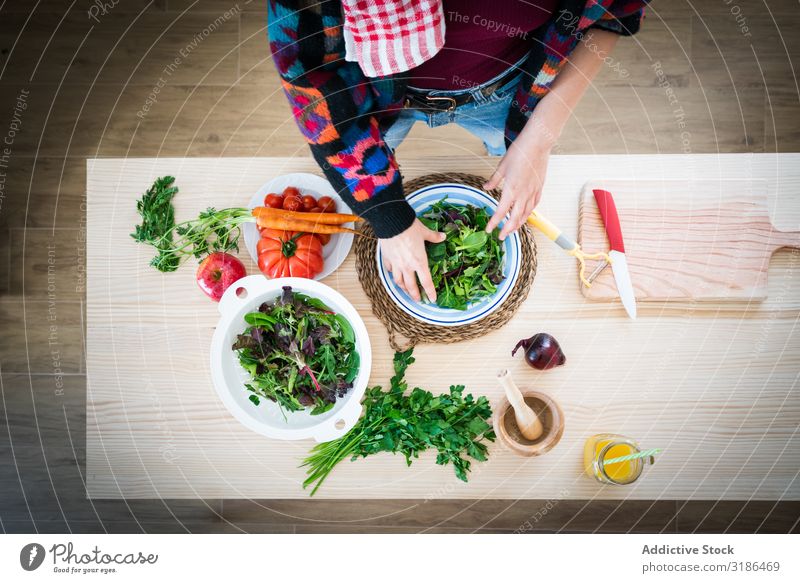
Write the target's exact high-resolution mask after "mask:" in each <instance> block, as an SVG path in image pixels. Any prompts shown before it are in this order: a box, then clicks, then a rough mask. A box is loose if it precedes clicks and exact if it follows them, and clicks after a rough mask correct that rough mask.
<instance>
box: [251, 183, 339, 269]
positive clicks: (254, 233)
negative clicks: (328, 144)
mask: <svg viewBox="0 0 800 583" xmlns="http://www.w3.org/2000/svg"><path fill="white" fill-rule="evenodd" d="M287 186H294V187H295V188H297V189H298V190H299V191H300V193H301V194H303V195H306V194H310V195H311V196H313V197H314V198H317V199H318V198H319V197H321V196H329V197H331V198H332V199H333V200H335V201H336V212H337V213H345V214H352V213H353V211H352V210H350V207H349V206H347V204H346V203H345V202H344V201H343V200H342V197H341V196H339V195H338V194H337V193H336V191H335V190H334V189H333V187H332V186H331V185H330V183H329V182H328V181H327V180H325V179H324V178H321V177H319V176H317V175H316V174H308V173H306V172H295V173H293V174H284V175H283V176H277V177H275V178H273V179H272V180H270V181H269V182H267V183H266V184H265V185H264V186H262V187H261V188H260V189H259V190H258V192H256V193H255V194H254V195H253V198H251V199H250V204H249V205H248V206H247V208H249V209H254V208H256V207H257V206H264V197H265V196H267V195H268V194H269V193H271V192H274V193H275V194H280V193H282V192H283V189H284V188H286V187H287ZM342 226H343V227H348V228H350V229H352V228H354V226H353V223H345V224H344V225H342ZM243 235H244V244H245V247H247V251H248V253H250V257H252V258H253V261H254V262H255V263H256V264H258V251H257V246H258V239H259V233H258V227H256V224H255V223H245V225H244V227H243ZM352 246H353V234H352V233H335V234H333V235H331V240H330V241H329V242H328V244H327V245H323V247H322V258H323V259H324V260H325V264H324V265H323V267H322V271H321V272H320V273H319V274H317V276H316V277H314V279H324V278H326V277H328V276H329V275H330V274H331V273H333V272H334V271H336V270H337V269H338V268H339V266H340V265H341V264H342V263H343V262H344V260H345V259H346V258H347V254H348V253H350V247H352Z"/></svg>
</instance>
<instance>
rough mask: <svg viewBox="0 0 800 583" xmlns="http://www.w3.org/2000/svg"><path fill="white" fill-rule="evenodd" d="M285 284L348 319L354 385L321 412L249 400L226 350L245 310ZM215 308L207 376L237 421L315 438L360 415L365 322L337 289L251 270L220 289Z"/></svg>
mask: <svg viewBox="0 0 800 583" xmlns="http://www.w3.org/2000/svg"><path fill="white" fill-rule="evenodd" d="M285 285H289V286H291V287H292V289H293V290H295V291H298V292H301V293H304V294H306V295H308V296H311V297H314V298H319V299H320V300H322V301H323V302H325V304H326V305H327V306H328V307H329V308H330V309H331V310H333V311H334V312H336V313H337V314H341V315H342V316H344V317H345V318H346V319H347V321H348V322H350V325H351V326H352V327H353V332H354V333H355V337H356V350H357V351H358V355H359V358H360V366H359V369H358V375H357V376H356V378H355V379H354V380H353V388H351V389H350V390H349V391H347V393H346V394H345V396H344V397H341V398H339V399H337V400H336V404H335V405H334V406H333V408H332V409H331V410H330V411H326V412H325V413H322V414H321V415H311V413H310V408H309V409H306V410H304V411H295V412H288V411H287V412H285V418H284V412H282V411H281V409H280V407H279V406H278V404H277V403H274V402H272V401H268V400H267V399H262V400H261V403H260V404H259V405H254V404H253V403H252V402H251V401H250V399H249V396H250V394H251V393H250V392H249V391H248V390H247V388H246V387H245V386H244V385H245V383H247V382H250V380H251V379H250V375H249V374H248V373H247V371H245V370H244V369H243V368H242V366H241V365H240V364H239V358H238V356H237V354H236V353H235V352H234V351H233V350H232V349H231V346H233V343H234V341H235V339H236V336H237V335H238V334H241V333H242V332H243V331H244V329H245V328H246V327H247V324H246V323H245V321H244V315H245V314H247V313H248V312H252V311H255V310H257V309H258V306H260V305H261V304H262V303H263V302H266V301H268V300H273V299H275V298H276V297H278V296H279V295H280V294H281V293H282V291H283V286H285ZM242 290H243V291H242ZM219 311H220V313H221V314H222V316H221V317H220V320H219V323H218V324H217V328H216V330H215V331H214V337H213V339H212V340H211V378H212V379H213V381H214V387H215V388H216V390H217V394H218V395H219V397H220V399H222V402H223V403H224V404H225V407H227V409H228V411H230V412H231V414H232V415H233V416H234V417H235V418H236V419H237V420H238V421H239V422H240V423H241V424H242V425H244V426H245V427H248V428H250V429H252V430H253V431H255V432H257V433H260V434H262V435H266V436H267V437H272V438H274V439H282V440H294V439H307V438H309V437H312V438H314V439H316V440H317V441H319V442H322V441H330V440H333V439H336V438H338V437H341V436H342V435H344V434H345V433H347V432H348V431H350V429H352V427H353V425H355V424H356V421H358V418H359V417H360V416H361V397H362V396H363V395H364V391H365V390H366V388H367V382H368V381H369V373H370V368H371V366H372V348H371V345H370V342H369V335H368V334H367V328H366V327H365V326H364V321H363V320H362V319H361V316H359V315H358V312H356V310H355V308H354V307H353V306H352V304H351V303H350V302H348V301H347V300H346V299H345V297H344V296H343V295H342V294H340V293H339V292H337V291H335V290H333V289H331V288H330V287H328V286H327V285H325V284H324V283H320V282H318V281H314V280H312V279H303V278H299V277H279V278H277V279H266V278H264V277H262V276H261V275H251V276H248V277H244V278H242V279H240V280H239V281H237V282H236V283H234V284H233V285H231V286H230V287H229V288H228V289H227V290H226V291H225V293H224V294H223V296H222V299H221V300H220V302H219Z"/></svg>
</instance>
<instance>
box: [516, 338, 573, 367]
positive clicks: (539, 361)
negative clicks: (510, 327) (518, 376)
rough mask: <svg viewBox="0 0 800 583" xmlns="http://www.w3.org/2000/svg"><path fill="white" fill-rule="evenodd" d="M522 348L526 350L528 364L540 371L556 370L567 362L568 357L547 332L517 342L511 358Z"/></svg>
mask: <svg viewBox="0 0 800 583" xmlns="http://www.w3.org/2000/svg"><path fill="white" fill-rule="evenodd" d="M520 347H522V348H524V349H525V360H526V361H527V362H528V364H529V365H531V366H532V367H533V368H537V369H539V370H547V369H548V368H555V367H557V366H561V365H562V364H564V363H565V362H567V357H566V356H564V353H563V352H562V351H561V346H559V345H558V341H557V340H556V339H555V338H553V337H552V336H550V334H547V333H545V332H539V333H538V334H534V335H533V336H531V337H530V338H524V339H522V340H520V341H519V342H517V345H516V346H515V347H514V350H512V351H511V356H514V355H515V354H516V353H517V350H519V348H520Z"/></svg>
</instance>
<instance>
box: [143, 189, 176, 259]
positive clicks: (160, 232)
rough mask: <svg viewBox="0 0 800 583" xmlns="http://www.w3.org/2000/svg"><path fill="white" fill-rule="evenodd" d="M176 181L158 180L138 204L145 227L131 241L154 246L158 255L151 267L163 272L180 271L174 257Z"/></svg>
mask: <svg viewBox="0 0 800 583" xmlns="http://www.w3.org/2000/svg"><path fill="white" fill-rule="evenodd" d="M174 182H175V178H174V177H172V176H164V177H162V178H158V179H156V181H155V182H154V183H153V185H152V186H151V187H150V188H149V189H148V190H147V192H145V193H144V194H143V195H142V198H141V199H140V200H138V201H136V211H137V212H138V213H139V215H140V216H141V217H142V224H141V225H136V227H135V230H134V232H133V233H131V237H133V238H134V240H136V241H138V242H139V243H147V244H148V245H152V246H153V247H155V248H156V250H157V251H158V255H156V256H155V257H154V258H153V260H152V261H151V262H150V265H152V266H153V267H155V268H156V269H158V270H159V271H175V270H176V269H178V263H179V261H178V258H177V257H175V256H173V255H171V254H170V253H169V250H170V249H172V245H173V243H172V232H173V229H175V207H173V206H172V198H173V197H174V196H175V195H176V194H177V192H178V187H177V186H173V183H174Z"/></svg>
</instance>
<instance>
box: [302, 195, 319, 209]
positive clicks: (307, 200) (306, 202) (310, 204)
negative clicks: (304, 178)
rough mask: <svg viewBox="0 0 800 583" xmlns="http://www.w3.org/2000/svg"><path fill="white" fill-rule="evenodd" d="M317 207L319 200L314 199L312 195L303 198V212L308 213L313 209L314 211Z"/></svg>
mask: <svg viewBox="0 0 800 583" xmlns="http://www.w3.org/2000/svg"><path fill="white" fill-rule="evenodd" d="M315 206H317V199H316V198H314V197H313V196H311V195H310V194H307V195H305V196H304V197H303V210H304V211H306V212H308V211H310V210H311V209H313V208H314V207H315Z"/></svg>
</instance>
